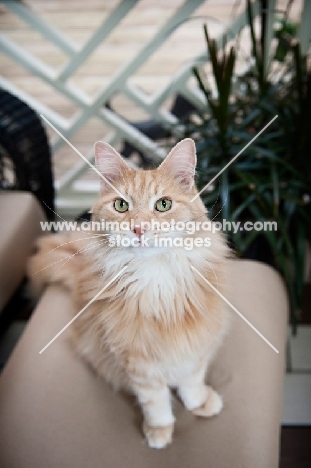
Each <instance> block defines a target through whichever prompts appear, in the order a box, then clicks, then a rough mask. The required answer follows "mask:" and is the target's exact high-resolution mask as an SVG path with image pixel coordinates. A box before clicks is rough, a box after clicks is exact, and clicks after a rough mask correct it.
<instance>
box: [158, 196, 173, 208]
mask: <svg viewBox="0 0 311 468" xmlns="http://www.w3.org/2000/svg"><path fill="white" fill-rule="evenodd" d="M171 206H172V201H171V200H170V199H169V198H160V200H158V201H157V202H156V204H155V209H156V210H157V211H168V210H169V209H170V208H171Z"/></svg>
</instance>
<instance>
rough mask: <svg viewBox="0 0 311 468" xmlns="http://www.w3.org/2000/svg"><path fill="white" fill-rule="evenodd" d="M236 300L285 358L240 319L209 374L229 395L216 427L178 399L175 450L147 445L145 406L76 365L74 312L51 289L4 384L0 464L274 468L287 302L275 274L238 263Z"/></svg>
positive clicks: (0, 388) (0, 389)
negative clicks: (70, 327)
mask: <svg viewBox="0 0 311 468" xmlns="http://www.w3.org/2000/svg"><path fill="white" fill-rule="evenodd" d="M229 281H230V287H231V292H230V294H229V295H228V298H229V300H230V301H232V303H233V304H234V305H235V306H236V307H237V309H238V310H239V311H240V312H241V313H243V314H244V315H245V317H247V318H248V320H250V321H251V322H252V323H253V324H254V326H256V327H257V328H258V329H259V330H260V332H261V333H263V335H265V336H266V338H267V339H268V340H269V341H271V342H272V343H273V345H274V346H275V347H276V348H277V349H278V350H279V351H280V352H279V354H276V353H275V352H274V351H273V350H272V349H271V348H270V347H269V346H268V345H267V344H266V343H265V342H264V341H263V340H262V339H261V338H260V337H259V336H257V334H256V333H255V332H254V331H253V330H252V329H251V328H250V327H249V326H248V325H247V324H246V323H244V322H243V321H242V320H241V318H239V317H238V316H237V315H236V314H235V312H233V311H232V312H231V313H232V327H231V331H230V333H229V335H228V337H227V339H226V341H225V344H224V346H223V348H222V350H221V352H220V353H219V354H218V356H217V358H216V360H215V362H214V364H213V366H212V368H211V370H210V372H209V381H210V383H211V384H212V385H213V386H214V387H215V388H216V389H217V390H218V391H219V392H220V393H221V394H222V395H223V398H224V405H225V406H224V409H223V411H222V413H221V414H220V415H219V416H217V417H214V418H211V419H209V420H205V419H199V418H196V417H195V416H193V415H192V414H191V413H189V412H188V411H186V410H185V409H184V408H183V407H182V405H181V404H180V402H179V401H177V400H176V403H175V405H174V410H175V414H176V416H177V424H176V431H175V435H174V440H173V443H172V445H170V446H169V447H168V448H166V449H164V450H161V451H157V450H154V449H150V448H148V446H147V444H146V442H145V441H144V440H143V437H142V434H141V430H140V424H141V416H140V411H139V408H138V406H137V405H136V404H134V401H133V399H132V398H131V397H127V396H124V395H122V394H116V393H114V392H113V390H112V389H111V388H110V387H109V386H108V385H107V384H106V383H105V382H104V381H103V380H101V379H100V378H98V377H97V376H96V375H94V374H93V372H92V371H91V370H90V369H89V368H88V367H87V366H85V365H84V363H82V362H81V361H80V360H79V358H78V357H76V356H75V355H74V354H73V353H72V351H71V349H70V347H69V345H68V342H67V340H66V333H67V332H65V333H63V334H62V335H61V336H60V337H59V338H58V339H57V340H56V341H55V342H54V343H53V344H52V345H51V346H50V347H49V348H47V349H46V351H44V352H43V354H41V355H39V351H40V350H41V349H42V348H43V346H44V345H46V344H47V343H48V341H49V340H50V339H51V338H53V336H54V335H55V334H56V333H57V332H58V331H60V330H61V328H62V327H63V326H64V325H66V323H67V322H68V321H69V320H70V318H71V316H72V314H73V313H74V312H75V311H73V309H72V305H71V302H70V299H69V297H68V295H67V293H66V292H64V291H63V290H61V289H60V288H57V287H55V286H54V287H50V288H49V289H48V290H47V291H46V293H45V294H44V296H43V297H42V300H41V302H40V304H39V306H38V308H37V310H36V312H35V314H34V315H33V317H32V319H31V322H30V323H29V325H28V327H27V329H26V331H25V333H24V335H23V336H22V338H21V340H20V342H19V344H18V346H17V348H16V350H15V352H14V353H13V356H12V357H11V359H10V361H9V363H8V365H7V366H6V368H5V370H4V372H3V374H2V376H1V378H0V457H1V459H0V465H1V466H2V467H4V468H6V467H12V468H13V467H14V468H43V467H44V468H55V467H57V468H60V467H62V468H73V467H74V468H86V467H90V468H127V467H128V468H132V467H135V468H159V467H161V468H175V467H176V468H186V467H187V468H203V467H209V468H243V467H245V468H276V467H277V466H278V450H279V425H280V414H281V405H282V388H283V373H284V348H285V336H286V323H287V298H286V294H285V291H284V287H283V284H282V282H281V280H280V278H279V276H278V275H277V274H276V273H275V272H274V271H273V270H272V269H271V268H269V267H267V266H265V265H262V264H259V263H256V262H250V261H232V263H231V270H230V275H229Z"/></svg>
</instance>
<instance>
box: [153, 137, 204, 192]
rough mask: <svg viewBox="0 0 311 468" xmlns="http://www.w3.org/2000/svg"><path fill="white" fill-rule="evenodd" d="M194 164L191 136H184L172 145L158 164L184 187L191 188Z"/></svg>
mask: <svg viewBox="0 0 311 468" xmlns="http://www.w3.org/2000/svg"><path fill="white" fill-rule="evenodd" d="M196 164H197V156H196V149H195V143H194V141H193V140H192V139H191V138H185V139H184V140H182V141H180V142H179V143H177V145H176V146H174V148H173V149H172V150H171V151H170V153H169V154H168V156H167V157H166V158H165V160H164V161H163V163H162V164H161V165H160V169H162V170H165V171H166V172H168V173H169V174H170V175H172V176H173V177H174V178H175V179H177V180H178V182H179V183H180V184H181V185H182V186H183V187H184V188H185V189H191V188H192V187H193V185H194V174H195V167H196Z"/></svg>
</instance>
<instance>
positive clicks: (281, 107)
mask: <svg viewBox="0 0 311 468" xmlns="http://www.w3.org/2000/svg"><path fill="white" fill-rule="evenodd" d="M247 4H248V8H247V11H248V23H249V29H250V37H251V44H252V59H253V64H254V65H253V66H251V67H250V68H249V69H248V70H247V71H246V72H244V73H242V74H240V75H238V74H237V73H236V63H237V55H238V53H239V49H238V46H236V45H232V46H231V47H229V48H228V47H223V48H222V50H219V48H218V47H217V44H216V41H215V40H213V39H211V38H210V37H209V34H208V31H207V27H206V26H205V27H204V31H205V38H206V44H207V50H208V55H209V59H210V63H211V69H212V76H213V79H214V86H215V88H214V90H212V89H211V86H210V85H209V83H208V80H207V79H206V77H204V76H203V73H202V68H200V69H199V68H194V70H193V72H194V75H195V77H196V79H197V81H198V84H199V87H200V89H201V90H202V92H203V93H204V95H205V97H206V104H207V105H206V110H205V111H203V112H197V113H196V115H192V117H191V118H190V119H189V120H188V121H187V122H186V125H185V128H186V136H191V137H193V138H194V139H195V141H196V144H197V151H198V180H197V183H198V187H199V189H202V188H203V187H205V186H206V185H207V184H208V183H209V181H211V180H212V179H213V178H214V177H215V175H216V174H218V172H220V171H221V170H222V168H223V167H224V166H225V165H226V164H227V163H228V162H229V161H231V159H232V158H233V157H234V156H236V155H237V154H238V153H239V152H240V151H241V150H242V149H243V148H244V147H245V146H246V145H247V144H248V143H249V142H250V140H251V139H252V138H253V137H254V136H255V135H256V134H257V133H258V132H259V131H260V130H261V129H262V128H263V127H264V126H265V125H267V123H269V122H270V121H271V120H272V119H273V118H274V117H275V116H278V117H277V118H275V120H274V121H273V122H272V123H271V125H269V127H268V128H267V129H266V130H265V131H264V132H263V133H262V134H261V135H260V137H259V138H258V139H256V140H255V141H254V142H253V143H252V144H251V145H249V146H248V147H247V148H246V149H245V151H244V152H243V154H241V156H239V157H238V158H237V159H236V160H235V161H234V163H232V164H231V165H230V166H229V167H228V168H227V169H226V170H225V171H223V172H222V173H221V175H220V176H219V178H218V179H217V181H215V182H214V184H213V186H212V187H211V186H209V190H207V191H205V192H203V193H202V198H203V201H204V203H205V205H206V207H207V209H208V210H209V212H210V215H211V217H212V218H214V219H227V220H229V221H237V220H239V221H242V222H243V221H246V220H253V221H261V222H265V221H276V223H277V231H273V230H271V231H264V232H262V231H257V230H252V231H251V232H249V233H246V232H245V231H243V230H239V231H238V232H236V233H235V234H234V235H233V236H232V237H231V240H232V242H233V244H234V247H235V250H236V251H237V254H238V255H240V256H242V257H243V256H244V257H245V256H246V257H248V256H250V253H251V251H252V250H254V248H255V249H256V246H257V250H258V245H259V246H261V251H262V252H264V254H265V255H263V254H262V253H261V254H260V255H259V256H258V255H257V258H258V257H259V258H258V259H259V260H267V261H269V262H270V263H272V264H273V265H274V266H275V267H276V268H277V269H278V271H279V272H280V273H281V275H282V276H283V278H284V280H285V282H286V284H287V287H288V291H289V295H290V300H291V305H292V323H293V324H295V323H296V319H297V313H298V310H299V307H300V302H301V295H302V288H303V275H304V261H305V244H306V241H307V239H310V234H311V210H310V200H311V141H310V135H311V115H310V109H311V78H310V74H308V72H307V66H306V63H307V61H306V57H302V56H301V52H300V45H299V42H297V40H294V39H293V37H294V34H295V28H292V29H290V31H291V32H292V36H291V37H289V36H290V35H289V34H288V28H287V26H286V22H284V20H283V23H282V24H283V26H282V27H283V30H285V31H286V34H287V36H286V39H287V42H286V47H285V48H284V41H283V39H284V37H283V36H282V34H281V33H280V28H279V29H278V32H277V33H276V40H277V41H278V45H277V47H276V55H275V56H274V60H271V61H270V64H269V67H268V69H267V70H265V69H264V68H265V67H264V62H265V59H266V57H265V54H267V53H268V51H266V50H265V49H264V46H263V43H264V41H263V40H262V39H261V38H260V37H259V38H257V37H256V35H255V30H254V18H253V15H252V7H251V3H250V2H249V1H248V2H247ZM280 41H283V49H282V50H280V44H281V42H280ZM276 60H278V61H279V62H278V63H279V65H278V78H277V79H275V70H276ZM211 188H212V190H211ZM259 250H260V249H259ZM267 252H268V254H269V255H268V256H267ZM257 253H258V252H257ZM251 256H254V255H252V254H251ZM255 256H256V255H255Z"/></svg>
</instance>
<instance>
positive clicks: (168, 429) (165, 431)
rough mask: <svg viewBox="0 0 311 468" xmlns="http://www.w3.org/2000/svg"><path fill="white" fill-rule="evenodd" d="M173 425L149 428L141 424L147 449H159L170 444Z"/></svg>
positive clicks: (145, 424)
mask: <svg viewBox="0 0 311 468" xmlns="http://www.w3.org/2000/svg"><path fill="white" fill-rule="evenodd" d="M173 430H174V424H169V425H168V426H156V427H152V426H149V424H147V423H146V422H144V424H143V432H144V435H145V436H146V439H147V442H148V445H149V447H151V448H157V449H161V448H164V447H166V446H167V445H168V444H170V443H171V442H172V436H173Z"/></svg>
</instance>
